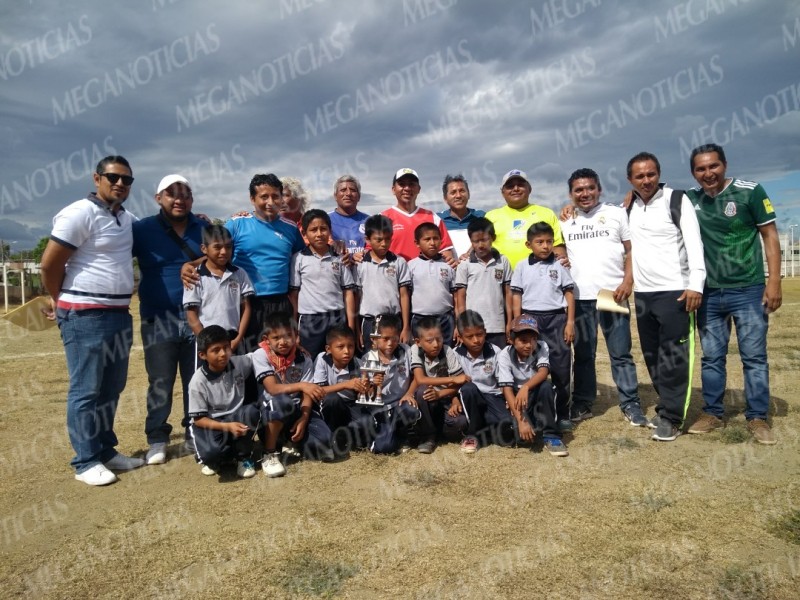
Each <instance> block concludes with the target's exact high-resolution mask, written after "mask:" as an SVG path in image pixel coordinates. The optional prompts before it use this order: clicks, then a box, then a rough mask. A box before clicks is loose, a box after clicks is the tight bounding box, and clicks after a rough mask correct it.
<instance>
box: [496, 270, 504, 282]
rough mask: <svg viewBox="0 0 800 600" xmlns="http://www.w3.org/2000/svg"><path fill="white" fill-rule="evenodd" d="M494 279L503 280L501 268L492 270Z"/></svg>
mask: <svg viewBox="0 0 800 600" xmlns="http://www.w3.org/2000/svg"><path fill="white" fill-rule="evenodd" d="M494 278H495V281H503V269H495V270H494Z"/></svg>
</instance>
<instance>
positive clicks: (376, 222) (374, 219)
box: [364, 215, 394, 238]
mask: <svg viewBox="0 0 800 600" xmlns="http://www.w3.org/2000/svg"><path fill="white" fill-rule="evenodd" d="M393 231H394V229H393V227H392V220H391V219H390V218H389V217H387V216H386V215H372V216H371V217H368V218H367V220H366V221H364V237H366V238H369V237H370V236H371V235H372V234H373V233H388V234H389V235H391V234H392V232H393Z"/></svg>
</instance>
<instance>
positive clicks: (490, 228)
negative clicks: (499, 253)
mask: <svg viewBox="0 0 800 600" xmlns="http://www.w3.org/2000/svg"><path fill="white" fill-rule="evenodd" d="M473 233H488V234H489V237H490V238H492V239H493V240H496V239H497V235H496V234H495V232H494V223H492V222H491V221H490V220H489V219H487V218H486V217H478V218H477V219H472V221H470V224H469V225H467V235H468V236H469V237H470V238H471V237H472V234H473Z"/></svg>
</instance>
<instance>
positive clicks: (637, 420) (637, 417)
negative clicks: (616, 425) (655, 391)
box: [622, 403, 650, 427]
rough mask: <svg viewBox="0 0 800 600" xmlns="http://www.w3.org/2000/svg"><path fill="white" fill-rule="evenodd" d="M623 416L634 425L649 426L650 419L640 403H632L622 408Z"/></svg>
mask: <svg viewBox="0 0 800 600" xmlns="http://www.w3.org/2000/svg"><path fill="white" fill-rule="evenodd" d="M622 416H623V417H625V420H626V421H628V423H630V424H631V425H633V426H634V427H649V426H650V421H648V420H647V417H645V416H644V413H643V412H642V407H641V406H639V405H638V404H636V403H634V404H630V405H628V406H626V407H625V408H623V409H622Z"/></svg>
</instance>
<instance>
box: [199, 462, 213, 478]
mask: <svg viewBox="0 0 800 600" xmlns="http://www.w3.org/2000/svg"><path fill="white" fill-rule="evenodd" d="M200 472H201V473H202V474H203V475H205V476H207V477H211V476H212V475H216V474H217V472H216V471H215V470H214V469H212V468H211V467H209V466H208V465H203V468H202V469H200Z"/></svg>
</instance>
